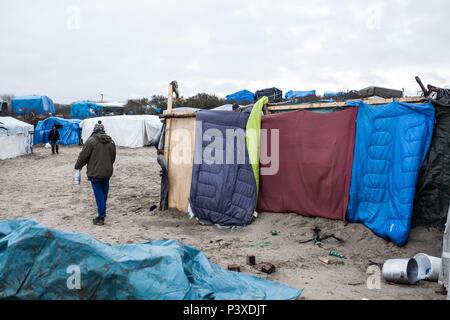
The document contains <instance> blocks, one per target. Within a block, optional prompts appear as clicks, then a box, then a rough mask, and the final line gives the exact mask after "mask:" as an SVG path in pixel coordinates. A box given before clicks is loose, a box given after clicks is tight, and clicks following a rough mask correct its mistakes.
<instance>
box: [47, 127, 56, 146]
mask: <svg viewBox="0 0 450 320" xmlns="http://www.w3.org/2000/svg"><path fill="white" fill-rule="evenodd" d="M58 140H59V131H58V129H56V131H54V132H53V130H52V131H50V133H49V134H48V142H50V143H51V142H53V143H56V142H57V141H58Z"/></svg>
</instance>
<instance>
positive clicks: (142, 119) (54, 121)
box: [0, 116, 162, 160]
mask: <svg viewBox="0 0 450 320" xmlns="http://www.w3.org/2000/svg"><path fill="white" fill-rule="evenodd" d="M99 121H102V123H103V124H104V126H105V129H106V131H107V133H108V134H109V135H110V136H111V137H112V138H113V140H114V141H115V143H116V145H117V146H119V147H125V148H141V147H144V146H147V145H150V144H151V142H152V141H153V139H154V138H155V136H156V135H157V134H158V133H159V132H160V131H161V128H162V123H161V121H160V120H159V118H158V117H157V116H111V117H101V118H90V119H86V120H84V121H81V120H77V119H62V118H57V117H49V118H47V119H45V120H42V121H39V122H38V124H37V126H36V129H34V127H33V126H32V125H30V124H28V123H25V122H22V121H19V120H17V119H15V118H12V117H0V160H5V159H11V158H15V157H18V156H22V155H27V154H31V153H32V147H33V144H45V143H47V142H48V137H49V133H50V131H51V130H52V128H53V126H56V127H57V129H58V130H59V134H60V143H61V144H62V145H78V144H82V142H83V141H86V140H87V139H89V137H90V136H91V134H92V132H93V129H94V126H95V124H97V123H98V122H99Z"/></svg>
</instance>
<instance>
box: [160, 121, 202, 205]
mask: <svg viewBox="0 0 450 320" xmlns="http://www.w3.org/2000/svg"><path fill="white" fill-rule="evenodd" d="M167 120H168V121H170V122H171V133H170V150H169V151H170V152H169V161H168V164H169V208H175V209H178V210H180V211H181V212H185V213H186V212H188V208H189V196H190V193H191V181H192V167H193V163H194V147H195V118H174V119H167Z"/></svg>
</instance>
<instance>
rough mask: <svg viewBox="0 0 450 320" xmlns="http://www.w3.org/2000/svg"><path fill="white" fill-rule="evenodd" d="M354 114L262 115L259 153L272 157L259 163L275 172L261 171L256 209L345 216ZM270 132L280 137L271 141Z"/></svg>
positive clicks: (349, 111)
mask: <svg viewBox="0 0 450 320" xmlns="http://www.w3.org/2000/svg"><path fill="white" fill-rule="evenodd" d="M356 114H357V110H356V108H350V109H348V110H345V111H340V112H335V113H314V112H311V111H305V110H299V111H293V112H289V113H280V114H276V115H268V116H264V117H263V122H262V129H263V130H266V134H265V135H264V136H263V142H262V155H266V156H271V157H272V158H273V159H274V160H273V161H272V162H271V163H270V164H265V165H262V167H263V168H267V167H272V168H273V169H274V173H273V174H264V175H262V176H261V188H260V189H261V194H260V196H259V202H258V209H259V211H263V212H276V213H290V212H294V213H298V214H302V215H307V216H314V217H324V218H330V219H336V220H345V216H346V211H347V204H348V195H349V190H350V178H351V170H352V163H353V148H354V142H355V124H356V121H355V120H356ZM275 131H277V132H275ZM275 133H277V134H278V135H279V141H278V143H277V144H276V145H273V143H272V139H273V137H272V135H275ZM274 142H276V140H274ZM276 156H278V157H276ZM276 169H278V170H276Z"/></svg>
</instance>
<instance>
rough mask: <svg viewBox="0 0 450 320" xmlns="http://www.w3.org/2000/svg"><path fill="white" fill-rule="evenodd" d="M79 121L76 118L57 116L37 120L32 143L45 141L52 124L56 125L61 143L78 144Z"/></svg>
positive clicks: (79, 133)
mask: <svg viewBox="0 0 450 320" xmlns="http://www.w3.org/2000/svg"><path fill="white" fill-rule="evenodd" d="M80 123H81V120H78V119H63V118H57V117H50V118H47V119H45V120H42V121H39V122H38V124H37V126H36V129H35V133H34V144H40V143H47V142H48V135H49V133H50V131H51V130H52V128H53V126H56V127H57V129H58V131H59V137H60V142H61V144H63V145H75V144H79V143H80V139H81V126H80Z"/></svg>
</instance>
